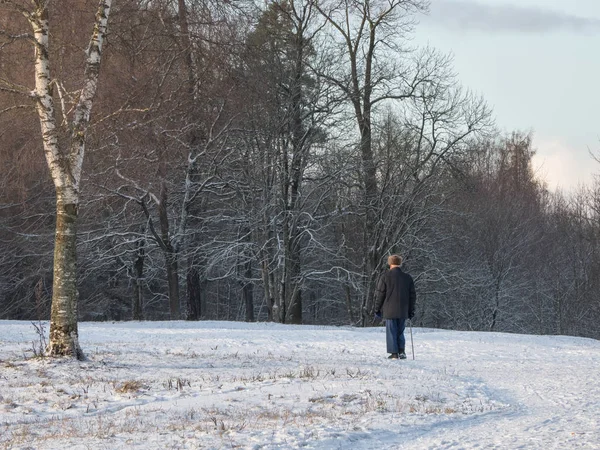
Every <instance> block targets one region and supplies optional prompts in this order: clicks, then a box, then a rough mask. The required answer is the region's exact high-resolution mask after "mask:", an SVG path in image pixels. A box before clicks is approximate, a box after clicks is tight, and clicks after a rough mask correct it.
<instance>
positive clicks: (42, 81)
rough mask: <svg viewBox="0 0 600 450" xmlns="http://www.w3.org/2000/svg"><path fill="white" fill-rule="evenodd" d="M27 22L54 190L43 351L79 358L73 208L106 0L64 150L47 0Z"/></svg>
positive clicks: (100, 9) (106, 12) (37, 0)
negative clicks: (50, 278) (50, 276)
mask: <svg viewBox="0 0 600 450" xmlns="http://www.w3.org/2000/svg"><path fill="white" fill-rule="evenodd" d="M33 3H34V7H33V10H32V11H31V12H26V11H23V14H24V15H25V17H26V18H27V20H28V21H29V23H30V25H31V27H32V30H33V34H34V45H35V90H34V91H33V92H32V93H31V95H32V96H33V98H34V99H35V101H36V109H37V112H38V116H39V119H40V125H41V131H42V142H43V148H44V154H45V156H46V162H47V164H48V168H49V169H50V175H51V176H52V180H53V182H54V186H55V189H56V233H55V247H54V268H53V270H54V281H53V293H52V311H51V317H50V339H49V344H48V348H47V354H48V355H50V356H72V357H76V358H77V359H83V358H84V355H83V352H82V351H81V347H80V346H79V334H78V329H77V300H78V292H77V254H76V243H77V213H78V208H79V188H80V186H79V183H80V181H81V169H82V166H83V157H84V153H85V138H86V134H87V129H88V125H89V120H90V114H91V110H92V104H93V99H94V96H95V94H96V90H97V87H98V76H99V73H100V61H101V56H102V45H103V43H104V39H105V37H106V29H107V24H108V17H109V13H110V8H111V3H112V0H100V1H99V4H98V10H97V13H96V20H95V24H94V30H93V32H92V36H91V39H90V43H89V46H88V49H87V52H86V57H87V59H86V64H85V72H84V77H83V86H82V89H81V92H80V95H79V99H78V102H77V104H76V106H75V110H74V114H73V120H72V123H71V124H70V125H71V126H70V136H69V142H68V150H63V149H61V148H60V144H59V140H58V133H57V119H56V111H55V108H54V100H53V95H52V94H53V93H52V88H53V80H52V78H51V72H50V56H49V30H50V26H49V21H48V17H49V9H48V8H49V6H48V5H49V3H50V2H49V1H47V0H35V1H34V2H33Z"/></svg>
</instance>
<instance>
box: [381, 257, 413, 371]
mask: <svg viewBox="0 0 600 450" xmlns="http://www.w3.org/2000/svg"><path fill="white" fill-rule="evenodd" d="M401 264H402V258H401V257H400V256H398V255H391V256H389V257H388V265H389V266H390V270H388V271H386V272H385V273H384V274H383V275H382V276H381V278H379V282H378V283H377V289H376V299H375V316H376V317H379V318H383V319H385V331H386V344H387V351H388V353H390V356H388V358H389V359H398V358H400V359H406V352H405V351H404V349H405V345H406V339H405V338H404V327H405V324H406V319H412V318H413V317H414V315H415V302H416V300H417V294H416V292H415V283H414V281H413V279H412V277H411V276H410V275H409V274H408V273H406V272H403V271H402V269H400V265H401Z"/></svg>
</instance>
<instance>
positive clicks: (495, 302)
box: [0, 0, 600, 339]
mask: <svg viewBox="0 0 600 450" xmlns="http://www.w3.org/2000/svg"><path fill="white" fill-rule="evenodd" d="M99 5H100V6H99ZM103 8H104V9H103ZM109 9H110V16H108V14H107V11H108V10H109ZM427 9H428V2H427V1H425V0H270V1H261V2H258V1H253V0H177V1H174V0H115V1H114V2H112V5H111V2H110V1H108V0H103V1H100V2H98V1H97V0H61V1H56V0H55V1H51V0H34V1H29V0H0V319H19V320H47V319H48V318H50V315H51V307H52V301H53V295H56V292H54V293H53V289H54V290H56V289H57V288H56V287H54V288H53V282H54V286H56V285H57V284H56V282H57V280H56V279H54V278H56V275H54V273H53V267H54V263H55V261H54V260H55V258H56V257H55V255H57V253H55V252H56V250H55V241H56V242H57V243H61V242H63V241H62V240H61V239H59V238H58V236H59V235H58V232H57V230H58V225H57V217H59V218H61V219H60V220H67V219H62V218H63V217H76V224H75V221H74V222H73V224H71V225H72V227H73V228H72V229H71V233H75V230H76V255H77V256H76V266H75V265H73V266H72V267H73V270H76V285H77V292H73V293H71V294H70V295H71V296H75V297H76V298H77V303H76V307H75V314H76V315H77V317H78V320H81V321H122V320H230V321H249V322H252V321H274V322H279V323H289V324H327V325H353V326H370V325H373V324H374V322H373V301H374V287H375V284H376V282H377V280H378V278H379V276H380V275H381V273H382V272H383V271H384V270H385V268H386V265H385V264H386V260H387V256H388V255H390V254H394V253H397V254H400V255H402V257H403V259H404V262H403V268H404V270H406V271H408V272H409V273H410V274H412V276H413V277H414V279H415V282H416V286H417V313H416V316H415V318H414V321H413V322H414V324H415V325H417V326H422V327H436V328H447V329H455V330H482V331H502V332H515V333H528V334H561V335H562V334H566V335H576V336H585V337H592V338H596V339H600V327H599V326H598V323H600V301H599V299H598V292H600V276H599V275H600V242H599V239H598V238H599V237H600V184H598V183H597V182H595V183H592V184H590V185H584V186H581V187H580V188H579V189H578V190H577V191H575V192H560V191H551V190H550V189H549V188H548V186H547V185H546V184H545V182H544V181H543V180H542V179H540V178H539V177H537V175H536V173H535V170H534V168H533V165H532V157H533V155H534V154H535V151H536V149H535V147H534V145H533V143H532V141H533V135H532V132H527V131H522V130H514V131H513V132H505V131H500V130H498V127H497V126H496V125H495V123H494V115H493V105H488V104H487V103H486V101H485V92H483V93H474V92H472V91H471V90H470V89H469V86H463V85H462V84H461V82H460V76H459V74H456V73H455V72H454V70H453V66H452V58H451V57H450V56H449V55H445V54H443V53H441V52H439V51H437V50H436V49H434V48H430V47H425V48H422V47H419V46H417V45H416V44H415V42H414V40H412V39H411V37H412V35H413V32H414V30H415V29H416V27H418V26H419V18H420V17H421V16H422V15H423V14H427ZM102 11H104V13H106V16H104V17H102ZM101 19H102V20H101ZM46 26H47V28H44V27H46ZM36 27H37V28H36ZM103 27H106V29H104V28H103ZM44 30H49V31H48V32H46V31H44ZM90 36H92V40H90ZM94 36H104V38H105V39H104V41H103V45H99V46H97V47H95V45H96V44H95V43H94V42H95V41H94V39H95V38H94ZM44 39H46V41H45V40H44ZM44 42H47V45H46V44H44ZM95 50H97V52H96V53H94V51H95ZM100 50H101V52H100ZM100 54H101V62H100V57H99V55H100ZM86 55H87V59H86ZM96 56H98V57H97V58H96ZM473 63H474V64H477V62H476V61H474V62H473ZM95 81H97V92H95V89H96V84H95ZM93 91H94V92H93ZM42 92H44V93H45V94H44V95H42V94H41V93H42ZM92 92H93V94H95V95H92V94H91V93H92ZM87 94H90V95H89V96H87V97H86V95H87ZM92 99H93V108H92V107H91V104H92ZM519 107H520V106H519V105H515V108H519ZM49 112H51V113H52V114H50V113H49ZM53 149H54V150H53ZM84 149H85V157H84ZM52 152H54V153H52ZM49 155H50V156H49ZM52 155H54V156H52ZM52 158H55V159H52ZM78 164H80V165H78ZM590 164H591V165H594V164H598V162H596V161H595V160H594V157H593V155H590ZM56 173H60V174H62V175H60V176H61V177H63V178H64V180H67V181H64V180H63V181H64V183H67V184H68V183H69V180H76V182H75V183H74V188H73V189H71V190H69V189H67V190H66V191H65V190H64V189H66V188H64V186H65V185H63V184H61V183H62V181H61V182H58V181H57V179H58V178H57V175H56ZM63 178H61V179H63ZM79 180H80V183H79ZM63 188H64V189H63ZM67 191H68V192H71V194H65V192H67ZM69 195H73V197H72V199H71V200H69V201H68V202H67V206H69V205H71V203H69V202H71V201H72V202H74V203H73V204H74V205H75V206H74V207H73V208H74V209H72V210H68V209H66V210H65V211H71V215H70V216H69V215H68V214H67V216H65V215H64V214H63V213H61V212H60V207H61V206H60V205H63V206H64V204H65V203H64V201H63V200H64V198H67V197H69ZM65 196H66V197H65ZM73 199H74V200H73ZM57 205H58V206H57ZM57 208H58V209H57ZM57 211H59V212H58V214H57ZM73 211H74V212H73ZM75 225H76V226H75ZM55 233H57V234H56V235H55ZM55 236H57V238H56V239H55ZM67 246H68V245H67ZM57 248H58V244H57ZM70 251H72V252H73V255H74V254H75V249H74V248H72V249H71V250H70ZM68 261H71V260H67V262H68ZM71 263H72V264H75V263H74V259H73V260H72V261H71ZM71 263H69V264H71ZM73 283H74V282H73ZM73 286H74V284H73ZM65 292H67V293H68V291H65ZM65 295H66V294H65Z"/></svg>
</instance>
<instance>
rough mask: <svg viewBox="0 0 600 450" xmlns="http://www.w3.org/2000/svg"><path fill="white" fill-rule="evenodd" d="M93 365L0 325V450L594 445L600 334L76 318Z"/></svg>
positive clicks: (598, 441) (26, 329)
mask: <svg viewBox="0 0 600 450" xmlns="http://www.w3.org/2000/svg"><path fill="white" fill-rule="evenodd" d="M80 336H81V345H82V347H83V349H84V352H86V354H87V356H88V360H87V361H84V362H77V361H65V360H49V359H33V358H31V356H32V355H31V353H32V352H31V351H30V349H31V348H32V344H31V342H32V341H35V340H36V335H35V332H34V329H33V327H32V325H31V324H30V323H28V322H12V321H0V448H58V447H68V448H111V449H113V448H144V449H145V448H156V449H159V448H252V449H259V448H263V449H284V448H286V449H287V448H298V447H302V448H318V449H339V448H342V449H346V448H347V449H350V448H352V449H371V448H372V449H375V448H376V449H382V448H384V449H396V448H402V449H404V448H406V449H476V448H481V449H484V448H485V449H488V448H498V449H517V448H522V449H552V448H556V449H571V448H583V449H598V448H600V431H599V430H600V380H598V379H597V375H596V373H597V371H598V367H600V342H598V341H594V340H589V339H580V338H570V337H544V336H523V335H508V334H501V333H475V332H454V331H441V330H430V329H415V330H414V338H415V349H416V352H417V354H416V360H414V361H413V360H412V359H410V358H411V355H410V352H409V359H408V360H406V361H388V360H387V359H386V354H385V334H384V330H383V329H382V328H370V329H353V328H346V327H341V328H335V327H313V326H285V325H276V324H264V323H263V324H245V323H229V322H195V323H193V322H154V323H153V322H144V323H134V322H131V323H114V324H111V323H82V324H80Z"/></svg>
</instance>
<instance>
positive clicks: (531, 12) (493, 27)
mask: <svg viewBox="0 0 600 450" xmlns="http://www.w3.org/2000/svg"><path fill="white" fill-rule="evenodd" d="M423 22H429V23H433V24H436V25H441V26H444V27H447V28H452V29H458V30H465V31H466V30H476V31H485V32H496V33H498V32H513V33H514V32H518V33H536V34H538V33H551V32H555V31H568V32H576V33H581V32H598V31H600V19H597V18H587V17H578V16H573V15H570V14H567V13H563V12H558V11H552V10H549V9H542V8H536V7H528V6H517V5H512V4H502V5H499V4H495V5H490V4H484V3H480V2H477V1H471V0H433V1H432V2H431V12H430V15H429V17H428V18H427V19H424V20H423Z"/></svg>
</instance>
